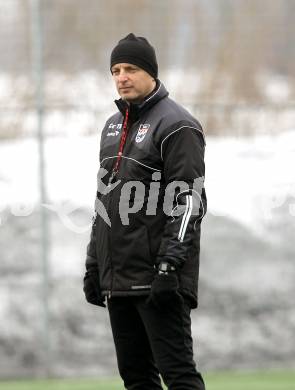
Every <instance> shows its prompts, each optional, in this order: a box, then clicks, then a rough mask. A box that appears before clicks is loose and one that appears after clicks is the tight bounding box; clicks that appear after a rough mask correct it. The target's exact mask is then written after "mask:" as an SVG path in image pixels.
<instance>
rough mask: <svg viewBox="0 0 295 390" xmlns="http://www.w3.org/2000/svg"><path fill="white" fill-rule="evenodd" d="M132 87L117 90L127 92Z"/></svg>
mask: <svg viewBox="0 0 295 390" xmlns="http://www.w3.org/2000/svg"><path fill="white" fill-rule="evenodd" d="M131 88H132V87H122V88H119V90H120V91H128V90H129V89H131Z"/></svg>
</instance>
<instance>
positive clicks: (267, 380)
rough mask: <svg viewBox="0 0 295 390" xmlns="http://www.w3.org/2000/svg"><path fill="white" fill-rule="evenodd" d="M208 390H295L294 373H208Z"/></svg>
mask: <svg viewBox="0 0 295 390" xmlns="http://www.w3.org/2000/svg"><path fill="white" fill-rule="evenodd" d="M204 378H205V381H206V385H207V386H206V390H294V389H295V371H294V372H290V371H289V372H257V373H256V372H255V373H236V372H233V373H208V374H205V375H204ZM123 389H124V388H123V385H122V383H121V381H120V380H115V379H114V380H105V381H103V380H99V379H98V380H94V379H91V380H86V379H72V380H66V379H63V380H53V379H52V380H31V381H29V380H27V381H5V382H3V381H2V382H1V381H0V390H123Z"/></svg>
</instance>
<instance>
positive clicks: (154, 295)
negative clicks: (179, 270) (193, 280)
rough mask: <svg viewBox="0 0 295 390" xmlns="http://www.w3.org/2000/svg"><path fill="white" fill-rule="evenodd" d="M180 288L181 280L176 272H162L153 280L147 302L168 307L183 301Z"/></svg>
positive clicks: (159, 306) (160, 307)
mask: <svg viewBox="0 0 295 390" xmlns="http://www.w3.org/2000/svg"><path fill="white" fill-rule="evenodd" d="M178 290H179V282H178V277H177V274H176V272H175V271H170V272H163V273H161V272H160V273H159V274H158V275H156V276H155V279H154V280H153V283H152V287H151V292H150V296H149V297H148V299H147V304H151V303H152V304H154V305H155V306H156V307H157V308H159V309H166V308H169V307H171V306H173V305H174V304H175V303H179V302H183V298H182V296H181V295H180V293H179V291H178Z"/></svg>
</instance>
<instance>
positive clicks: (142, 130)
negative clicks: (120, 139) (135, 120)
mask: <svg viewBox="0 0 295 390" xmlns="http://www.w3.org/2000/svg"><path fill="white" fill-rule="evenodd" d="M149 128H150V124H148V123H144V124H143V123H142V124H141V125H140V126H139V129H138V131H137V134H136V137H135V142H137V143H139V142H141V141H143V139H144V137H145V135H146V133H147V132H148V130H149Z"/></svg>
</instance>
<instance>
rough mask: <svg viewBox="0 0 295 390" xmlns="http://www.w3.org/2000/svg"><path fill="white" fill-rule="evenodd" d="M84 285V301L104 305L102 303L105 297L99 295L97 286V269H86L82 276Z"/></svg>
mask: <svg viewBox="0 0 295 390" xmlns="http://www.w3.org/2000/svg"><path fill="white" fill-rule="evenodd" d="M83 281H84V287H83V291H84V293H85V298H86V301H87V302H89V303H92V304H93V305H96V306H101V307H106V305H105V304H104V300H105V297H104V296H102V295H101V291H100V287H99V274H98V270H96V269H94V270H92V269H91V270H88V271H86V273H85V276H84V279H83Z"/></svg>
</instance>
